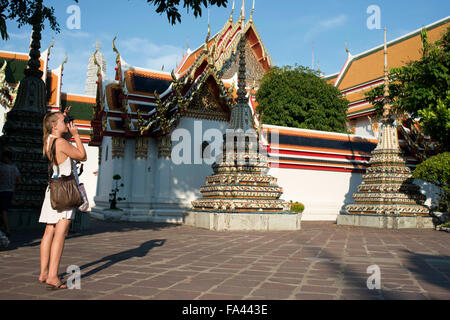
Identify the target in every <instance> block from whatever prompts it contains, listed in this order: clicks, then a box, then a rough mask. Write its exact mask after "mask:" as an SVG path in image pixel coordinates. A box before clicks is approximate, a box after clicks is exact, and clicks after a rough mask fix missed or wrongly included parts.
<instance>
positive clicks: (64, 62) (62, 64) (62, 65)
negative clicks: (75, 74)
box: [61, 52, 69, 73]
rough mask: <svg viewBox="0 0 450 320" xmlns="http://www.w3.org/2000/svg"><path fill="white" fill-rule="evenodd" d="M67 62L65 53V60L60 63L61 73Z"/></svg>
mask: <svg viewBox="0 0 450 320" xmlns="http://www.w3.org/2000/svg"><path fill="white" fill-rule="evenodd" d="M68 60H69V57H68V56H67V52H66V58H65V59H64V61H63V63H61V73H62V72H63V71H64V65H65V64H66V63H67V61H68Z"/></svg>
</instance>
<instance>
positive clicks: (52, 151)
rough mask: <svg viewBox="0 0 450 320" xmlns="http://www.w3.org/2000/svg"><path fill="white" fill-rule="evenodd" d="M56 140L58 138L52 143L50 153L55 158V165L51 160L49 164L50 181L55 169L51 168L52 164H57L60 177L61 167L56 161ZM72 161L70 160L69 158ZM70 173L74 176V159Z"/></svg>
mask: <svg viewBox="0 0 450 320" xmlns="http://www.w3.org/2000/svg"><path fill="white" fill-rule="evenodd" d="M56 139H58V138H55V139H54V140H53V142H52V147H51V149H50V152H51V155H52V158H53V163H52V161H51V160H50V159H49V164H48V173H49V179H50V178H51V176H52V175H53V168H52V166H51V163H52V164H55V165H56V168H57V170H58V171H57V172H58V174H57V175H58V176H59V165H58V162H57V161H56V145H55V142H56ZM69 159H70V158H69ZM50 171H51V173H50ZM70 172H71V174H72V175H73V174H74V173H73V162H72V159H70ZM81 172H83V171H81Z"/></svg>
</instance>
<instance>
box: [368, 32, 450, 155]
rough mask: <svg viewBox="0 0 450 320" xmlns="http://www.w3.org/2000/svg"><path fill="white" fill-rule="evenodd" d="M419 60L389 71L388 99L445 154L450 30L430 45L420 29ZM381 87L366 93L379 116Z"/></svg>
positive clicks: (448, 126)
mask: <svg viewBox="0 0 450 320" xmlns="http://www.w3.org/2000/svg"><path fill="white" fill-rule="evenodd" d="M421 37H422V57H421V58H420V59H419V60H417V61H411V62H409V63H408V64H406V65H405V66H403V67H401V68H393V69H391V70H390V76H389V77H390V80H391V81H390V83H389V100H390V102H391V105H392V107H393V110H394V111H395V113H396V114H397V115H399V116H403V115H405V114H406V115H407V116H409V118H410V120H411V119H418V120H419V124H420V125H421V127H422V128H423V130H424V131H425V134H427V135H429V136H430V137H431V138H432V139H433V140H435V141H438V142H439V144H440V147H441V150H443V151H449V138H450V109H449V105H450V27H449V28H448V29H447V31H446V33H445V34H444V35H443V37H442V39H440V40H439V41H437V42H435V43H433V44H431V43H429V42H428V36H427V32H426V30H425V29H424V30H422V33H421ZM383 90H384V85H381V86H378V87H376V88H374V89H372V90H371V91H369V92H368V93H366V96H367V97H368V98H369V100H370V102H372V103H373V104H374V106H375V108H376V112H377V114H381V112H382V109H383V100H377V99H378V98H379V97H382V96H383Z"/></svg>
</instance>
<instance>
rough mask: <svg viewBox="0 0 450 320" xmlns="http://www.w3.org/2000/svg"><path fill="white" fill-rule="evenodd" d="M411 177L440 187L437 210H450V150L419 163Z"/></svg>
mask: <svg viewBox="0 0 450 320" xmlns="http://www.w3.org/2000/svg"><path fill="white" fill-rule="evenodd" d="M413 177H414V178H415V179H421V180H424V181H428V182H431V183H434V184H435V185H437V186H439V187H441V188H442V191H443V193H442V197H441V203H440V208H439V210H442V211H445V210H447V211H449V210H450V206H449V200H450V197H449V193H450V152H444V153H441V154H438V155H436V156H433V157H431V158H429V159H427V160H425V161H424V162H422V163H421V164H419V165H418V166H417V167H416V168H415V169H414V171H413Z"/></svg>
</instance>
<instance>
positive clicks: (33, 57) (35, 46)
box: [24, 0, 43, 78]
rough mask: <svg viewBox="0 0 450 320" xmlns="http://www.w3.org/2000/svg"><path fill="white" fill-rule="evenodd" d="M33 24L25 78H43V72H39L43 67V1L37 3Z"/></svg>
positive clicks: (39, 0)
mask: <svg viewBox="0 0 450 320" xmlns="http://www.w3.org/2000/svg"><path fill="white" fill-rule="evenodd" d="M32 22H33V31H32V35H31V44H30V53H29V56H30V59H29V60H28V63H27V68H26V69H25V71H24V73H25V76H36V77H38V78H41V77H42V75H43V72H42V71H41V70H39V68H40V66H41V62H40V61H39V58H40V56H41V52H40V50H39V49H40V48H41V30H42V26H41V24H42V0H38V1H37V2H36V10H35V12H34V14H33V17H32Z"/></svg>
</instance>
